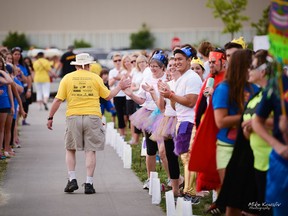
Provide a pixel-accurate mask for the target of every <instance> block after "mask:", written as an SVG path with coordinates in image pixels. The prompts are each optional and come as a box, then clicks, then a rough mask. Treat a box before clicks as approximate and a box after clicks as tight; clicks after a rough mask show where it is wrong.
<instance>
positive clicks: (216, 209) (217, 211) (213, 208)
mask: <svg viewBox="0 0 288 216" xmlns="http://www.w3.org/2000/svg"><path fill="white" fill-rule="evenodd" d="M224 213H225V209H223V207H220V206H217V205H216V203H212V204H211V205H210V207H209V208H208V210H207V211H206V214H211V215H221V214H224Z"/></svg>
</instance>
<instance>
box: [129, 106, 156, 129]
mask: <svg viewBox="0 0 288 216" xmlns="http://www.w3.org/2000/svg"><path fill="white" fill-rule="evenodd" d="M152 112H153V110H147V109H146V108H144V107H142V108H140V109H139V110H137V111H136V112H135V113H133V114H132V115H131V116H130V117H129V120H130V121H131V124H132V125H134V126H135V127H136V128H138V129H139V130H145V128H146V123H147V122H146V119H148V118H149V116H150V115H151V113H152Z"/></svg>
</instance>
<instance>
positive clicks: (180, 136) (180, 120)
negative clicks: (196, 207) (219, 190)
mask: <svg viewBox="0 0 288 216" xmlns="http://www.w3.org/2000/svg"><path fill="white" fill-rule="evenodd" d="M173 54H174V58H175V63H176V70H177V71H178V72H179V73H180V74H181V76H180V77H179V78H178V79H177V81H176V82H175V92H174V91H172V90H171V88H170V87H169V85H167V84H166V83H164V82H161V83H159V85H158V86H159V92H160V94H161V95H162V96H163V97H165V98H168V99H170V100H171V104H172V107H175V110H176V115H177V125H176V137H175V149H174V152H175V154H177V155H179V156H180V157H181V161H182V163H183V166H184V178H185V183H184V190H183V195H184V199H185V200H189V201H191V203H192V204H197V203H199V197H197V196H196V187H195V184H192V182H195V177H196V176H195V175H193V173H191V172H190V171H189V170H188V165H189V159H190V157H189V151H190V150H189V148H190V146H189V144H190V139H191V134H192V128H193V125H194V115H195V112H194V106H195V104H196V101H197V98H198V95H199V93H200V89H201V86H202V81H201V78H200V77H199V76H198V74H196V72H194V71H192V70H191V69H190V67H191V65H190V62H191V60H192V58H193V57H194V58H195V57H196V55H197V51H196V49H195V48H194V47H192V46H191V45H189V44H186V45H183V46H182V47H181V48H179V49H175V50H174V53H173Z"/></svg>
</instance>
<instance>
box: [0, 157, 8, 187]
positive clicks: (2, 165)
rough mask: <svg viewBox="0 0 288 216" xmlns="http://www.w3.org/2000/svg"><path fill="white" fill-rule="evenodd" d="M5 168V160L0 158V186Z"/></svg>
mask: <svg viewBox="0 0 288 216" xmlns="http://www.w3.org/2000/svg"><path fill="white" fill-rule="evenodd" d="M6 169H7V161H6V160H0V186H1V185H2V181H3V176H4V174H5V171H6Z"/></svg>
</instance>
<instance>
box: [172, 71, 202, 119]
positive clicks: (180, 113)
mask: <svg viewBox="0 0 288 216" xmlns="http://www.w3.org/2000/svg"><path fill="white" fill-rule="evenodd" d="M201 86H202V81H201V78H200V77H199V75H198V74H196V73H195V72H194V71H192V70H191V69H189V70H188V71H186V72H185V73H184V74H183V75H182V76H181V77H179V78H178V80H177V81H176V83H175V95H178V96H184V95H187V94H196V95H199V93H200V90H201ZM175 109H176V113H177V119H178V121H180V122H183V121H189V122H191V123H194V116H195V111H194V107H193V108H190V107H187V106H183V105H181V104H179V103H176V104H175Z"/></svg>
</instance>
